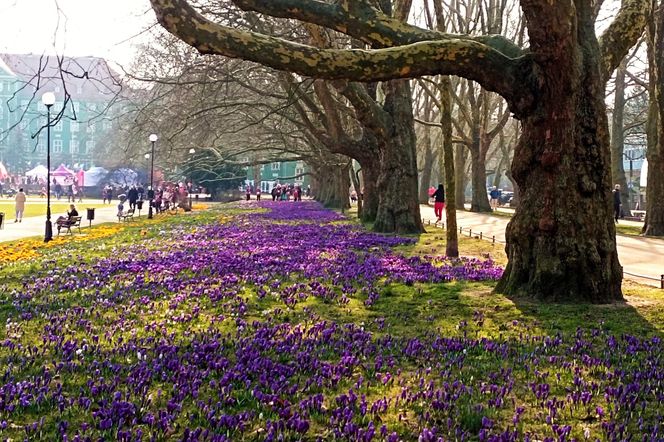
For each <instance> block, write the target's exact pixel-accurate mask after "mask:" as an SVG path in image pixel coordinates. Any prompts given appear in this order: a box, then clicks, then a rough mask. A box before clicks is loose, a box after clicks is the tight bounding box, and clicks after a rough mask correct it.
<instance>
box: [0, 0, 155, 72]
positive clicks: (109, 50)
mask: <svg viewBox="0 0 664 442" xmlns="http://www.w3.org/2000/svg"><path fill="white" fill-rule="evenodd" d="M58 7H59V9H60V13H58ZM58 19H59V24H58ZM155 22H156V20H155V17H154V13H153V12H152V9H151V8H150V3H149V0H0V52H5V53H35V54H42V53H45V54H48V55H51V54H56V53H57V54H60V55H69V56H85V55H94V56H98V57H103V58H105V59H107V60H109V61H111V62H115V63H118V64H121V65H123V66H125V67H128V65H129V63H130V62H131V59H132V56H133V54H134V48H135V46H136V44H138V43H141V42H143V41H144V38H142V35H140V34H141V33H142V31H143V30H145V29H146V28H147V27H149V26H150V25H152V24H153V23H155ZM54 42H55V45H54Z"/></svg>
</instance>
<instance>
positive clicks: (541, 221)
mask: <svg viewBox="0 0 664 442" xmlns="http://www.w3.org/2000/svg"><path fill="white" fill-rule="evenodd" d="M560 7H561V8H566V7H567V6H566V5H565V4H564V3H561V6H560ZM588 9H589V8H586V10H584V9H583V6H581V5H579V8H578V9H577V17H579V19H578V20H577V21H576V23H575V20H574V19H573V18H572V19H570V22H569V25H570V28H569V29H565V28H560V29H559V28H556V29H553V28H552V29H546V28H545V29H542V28H541V27H540V28H539V29H537V30H536V32H538V33H540V34H539V35H538V37H542V36H547V37H546V38H548V35H551V36H554V37H553V38H555V36H561V35H563V34H562V32H565V34H564V35H563V36H566V37H565V38H564V39H562V38H560V39H557V40H556V43H557V44H555V45H554V44H551V45H550V46H549V47H548V48H547V52H546V57H544V56H542V57H540V58H539V59H538V60H537V61H538V64H539V67H540V71H539V72H538V74H537V75H538V77H539V78H537V79H536V80H537V81H538V82H539V84H541V85H543V87H542V96H541V99H540V100H539V101H538V108H537V110H536V112H534V113H533V114H532V116H528V117H526V118H524V120H523V132H522V136H521V139H520V141H519V144H518V145H517V148H516V151H515V154H514V160H513V163H512V172H513V175H514V178H515V179H516V181H517V183H518V184H519V186H520V189H521V191H522V193H521V203H520V204H519V207H518V208H517V210H516V213H515V215H514V217H513V218H512V220H511V221H510V223H509V225H508V227H507V231H506V237H507V247H506V251H507V255H508V257H509V263H508V265H507V267H506V268H505V272H504V274H503V277H502V279H501V280H500V282H499V284H498V286H497V287H496V290H497V291H499V292H502V293H506V294H510V295H526V296H530V297H535V298H539V299H544V300H548V301H573V302H584V301H585V302H592V303H603V302H609V301H613V300H620V299H622V293H621V288H620V285H621V281H622V268H621V266H620V263H619V262H618V255H617V252H616V242H615V226H614V223H613V218H612V203H611V181H610V170H611V169H610V167H609V158H610V152H609V137H608V122H607V119H606V106H605V104H604V81H603V79H602V78H601V73H600V70H599V48H598V44H597V39H596V38H595V33H594V29H593V25H592V21H591V20H590V19H589V15H590V11H589V10H588ZM563 14H564V13H563ZM548 23H550V24H551V26H559V25H560V23H558V21H556V20H549V21H548ZM577 27H578V29H576V28H577ZM542 40H544V38H542Z"/></svg>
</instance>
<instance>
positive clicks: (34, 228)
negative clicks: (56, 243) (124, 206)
mask: <svg viewBox="0 0 664 442" xmlns="http://www.w3.org/2000/svg"><path fill="white" fill-rule="evenodd" d="M86 201H87V202H88V204H101V202H102V201H101V200H86ZM41 202H42V204H44V207H46V202H45V201H44V200H41ZM65 202H66V201H65ZM29 203H31V202H30V201H29ZM117 204H118V202H117V201H115V202H114V203H111V204H110V205H107V206H106V207H103V208H99V207H98V208H96V209H95V219H94V221H92V225H93V226H95V225H99V224H102V223H108V222H117V221H118V217H117V216H116V215H117V213H118V209H117ZM76 209H77V210H78V213H79V215H80V216H82V217H83V219H82V220H81V229H85V228H87V227H88V226H89V225H90V222H89V221H87V220H86V215H87V213H86V210H85V209H86V203H85V202H82V203H76ZM45 212H46V209H45V208H44V213H45ZM7 215H11V216H10V218H9V219H5V221H4V226H3V228H2V230H0V242H4V241H15V240H17V239H22V238H30V237H33V236H42V237H43V236H44V230H45V226H46V215H41V216H31V217H29V218H23V222H20V223H15V222H14V214H7ZM60 215H64V213H58V212H55V213H52V214H51V221H52V222H53V224H54V225H53V236H57V234H58V229H57V227H55V220H56V219H57V218H58V217H59V216H60ZM146 215H147V212H146V211H143V213H142V216H146Z"/></svg>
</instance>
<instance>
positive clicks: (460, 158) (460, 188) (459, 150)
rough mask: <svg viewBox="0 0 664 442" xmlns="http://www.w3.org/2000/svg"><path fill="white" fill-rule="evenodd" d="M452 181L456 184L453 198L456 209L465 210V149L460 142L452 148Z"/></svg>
mask: <svg viewBox="0 0 664 442" xmlns="http://www.w3.org/2000/svg"><path fill="white" fill-rule="evenodd" d="M454 150H455V151H456V152H455V153H454V176H455V178H454V183H455V184H456V189H455V195H454V199H455V200H456V203H457V209H458V210H466V208H465V206H464V204H465V203H466V156H467V153H466V151H467V149H466V147H465V146H463V145H461V144H457V146H456V148H455V149H454Z"/></svg>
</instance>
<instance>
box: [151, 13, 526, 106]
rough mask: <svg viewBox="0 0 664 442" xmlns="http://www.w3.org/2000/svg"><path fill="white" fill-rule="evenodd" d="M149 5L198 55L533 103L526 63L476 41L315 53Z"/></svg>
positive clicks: (318, 75)
mask: <svg viewBox="0 0 664 442" xmlns="http://www.w3.org/2000/svg"><path fill="white" fill-rule="evenodd" d="M151 3H152V7H153V9H154V10H155V12H156V14H157V19H158V20H159V22H160V23H161V24H162V26H164V28H166V29H167V30H168V31H169V32H171V33H173V34H174V35H176V36H177V37H179V38H180V39H182V40H183V41H184V42H186V43H187V44H189V45H191V46H193V47H194V48H196V49H197V50H198V51H199V52H200V53H203V54H218V55H225V56H228V57H232V58H241V59H244V60H249V61H254V62H259V63H261V64H264V65H267V66H270V67H272V68H275V69H279V70H287V71H291V72H296V73H298V74H301V75H306V76H310V77H315V78H322V79H346V80H352V81H381V80H390V79H397V78H414V77H419V76H422V75H435V74H445V75H459V76H463V77H465V78H469V79H472V80H475V81H477V82H478V83H480V84H482V85H483V86H484V87H485V88H486V89H488V90H491V91H495V92H497V93H499V94H500V95H502V96H503V97H505V98H506V99H507V101H508V102H509V103H510V107H511V109H512V111H513V112H515V113H520V110H521V109H523V108H524V107H528V106H530V101H531V100H532V94H530V93H529V91H528V87H523V85H524V78H527V77H528V73H529V72H531V62H530V59H529V58H528V57H527V56H523V57H519V58H510V57H508V56H506V55H505V54H503V53H502V52H500V51H498V50H496V49H493V48H492V47H491V46H489V45H487V44H484V43H480V42H478V41H477V40H473V39H469V38H449V39H445V40H437V41H425V42H418V43H413V44H408V45H404V46H398V47H392V48H385V49H377V50H370V51H365V50H358V49H350V50H333V49H318V48H314V47H311V46H307V45H302V44H298V43H293V42H290V41H287V40H283V39H279V38H274V37H270V36H266V35H263V34H259V33H255V32H249V31H241V30H238V29H234V28H230V27H227V26H223V25H220V24H217V23H214V22H212V21H210V20H208V19H207V18H205V17H204V16H203V15H201V14H200V13H198V12H197V11H196V10H195V9H194V8H193V7H191V6H190V5H189V4H188V2H187V1H186V0H151ZM314 3H317V2H314ZM517 85H518V86H519V87H517Z"/></svg>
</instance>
